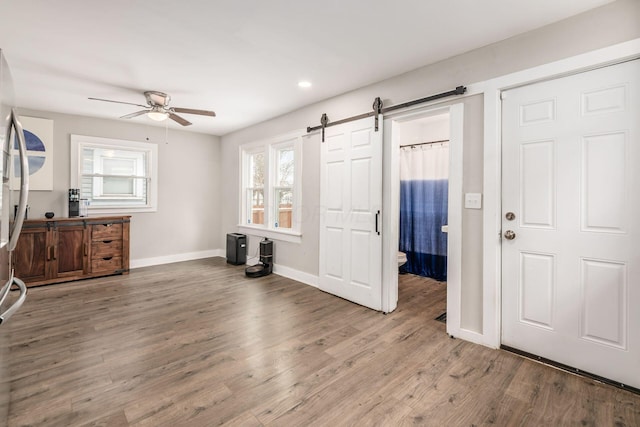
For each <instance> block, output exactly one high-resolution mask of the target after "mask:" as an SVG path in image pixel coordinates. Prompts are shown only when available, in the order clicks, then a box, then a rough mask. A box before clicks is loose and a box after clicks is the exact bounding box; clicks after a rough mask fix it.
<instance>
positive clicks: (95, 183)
mask: <svg viewBox="0 0 640 427" xmlns="http://www.w3.org/2000/svg"><path fill="white" fill-rule="evenodd" d="M157 181H158V180H157V145H156V144H152V143H143V142H136V141H123V140H114V139H109V138H96V137H90V136H81V135H71V187H72V188H79V189H80V198H81V199H85V200H87V202H88V204H89V210H90V211H91V212H94V213H115V212H152V211H155V210H157V202H156V200H157Z"/></svg>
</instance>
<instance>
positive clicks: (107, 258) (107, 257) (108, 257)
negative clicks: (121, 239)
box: [102, 256, 113, 261]
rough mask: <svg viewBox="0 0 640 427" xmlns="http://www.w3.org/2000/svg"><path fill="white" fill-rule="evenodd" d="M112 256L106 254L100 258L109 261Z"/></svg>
mask: <svg viewBox="0 0 640 427" xmlns="http://www.w3.org/2000/svg"><path fill="white" fill-rule="evenodd" d="M112 258H113V257H112V256H106V257H104V258H102V259H103V260H105V261H109V260H111V259H112Z"/></svg>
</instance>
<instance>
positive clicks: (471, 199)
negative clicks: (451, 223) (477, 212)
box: [464, 193, 482, 209]
mask: <svg viewBox="0 0 640 427" xmlns="http://www.w3.org/2000/svg"><path fill="white" fill-rule="evenodd" d="M464 207H465V208H466V209H482V194H481V193H465V195H464Z"/></svg>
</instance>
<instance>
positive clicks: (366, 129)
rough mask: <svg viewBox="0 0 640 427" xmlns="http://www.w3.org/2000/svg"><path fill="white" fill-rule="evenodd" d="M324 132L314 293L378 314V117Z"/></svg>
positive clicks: (379, 159)
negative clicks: (319, 292)
mask: <svg viewBox="0 0 640 427" xmlns="http://www.w3.org/2000/svg"><path fill="white" fill-rule="evenodd" d="M378 123H379V130H378V131H377V132H376V131H375V130H374V118H373V117H370V118H366V119H361V120H357V121H353V122H349V123H345V124H342V125H338V126H333V127H329V128H327V129H326V130H325V142H323V143H322V146H321V160H320V168H321V172H320V274H319V280H318V287H319V288H320V289H321V290H323V291H325V292H328V293H331V294H334V295H337V296H339V297H341V298H344V299H347V300H349V301H353V302H355V303H357V304H360V305H363V306H366V307H369V308H372V309H374V310H381V308H382V280H381V279H382V267H381V261H382V235H381V232H382V230H381V225H382V218H381V215H382V212H381V211H382V135H383V132H382V123H383V120H382V117H379V120H378Z"/></svg>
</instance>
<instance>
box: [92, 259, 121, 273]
mask: <svg viewBox="0 0 640 427" xmlns="http://www.w3.org/2000/svg"><path fill="white" fill-rule="evenodd" d="M116 270H122V257H121V256H113V257H111V256H106V257H103V258H94V259H92V260H91V272H92V273H100V272H115V271H116Z"/></svg>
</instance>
